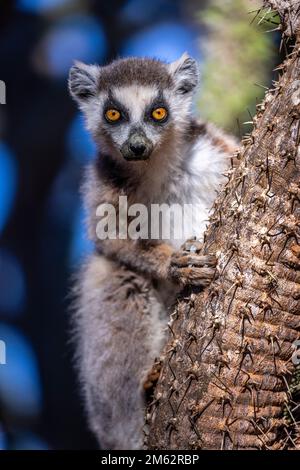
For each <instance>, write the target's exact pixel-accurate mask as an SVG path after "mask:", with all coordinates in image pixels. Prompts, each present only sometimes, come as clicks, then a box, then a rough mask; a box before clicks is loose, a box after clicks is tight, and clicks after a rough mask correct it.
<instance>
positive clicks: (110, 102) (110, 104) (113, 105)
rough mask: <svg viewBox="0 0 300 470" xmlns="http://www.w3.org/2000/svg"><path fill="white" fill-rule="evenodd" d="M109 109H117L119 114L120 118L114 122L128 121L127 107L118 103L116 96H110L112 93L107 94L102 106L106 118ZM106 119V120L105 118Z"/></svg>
mask: <svg viewBox="0 0 300 470" xmlns="http://www.w3.org/2000/svg"><path fill="white" fill-rule="evenodd" d="M109 109H115V110H117V111H119V113H120V114H121V119H119V120H118V121H117V122H116V123H114V124H119V123H120V122H122V121H123V120H124V121H129V112H128V109H127V108H126V107H125V106H124V105H123V104H122V103H120V102H119V101H118V100H117V99H116V98H114V97H113V96H112V94H111V93H110V94H109V97H108V99H107V100H106V102H105V104H104V107H103V117H104V119H105V120H106V117H105V115H106V113H107V111H108V110H109ZM106 121H107V120H106Z"/></svg>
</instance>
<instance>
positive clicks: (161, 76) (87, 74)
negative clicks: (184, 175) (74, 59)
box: [69, 54, 198, 161]
mask: <svg viewBox="0 0 300 470" xmlns="http://www.w3.org/2000/svg"><path fill="white" fill-rule="evenodd" d="M197 83H198V68H197V65H196V62H195V61H194V60H193V59H191V58H190V57H189V56H187V55H186V54H184V55H183V56H182V57H181V58H180V59H179V60H178V61H176V62H173V63H171V64H165V63H163V62H161V61H158V60H151V59H135V58H130V59H121V60H118V61H115V62H113V63H112V64H110V65H108V66H105V67H98V66H95V65H85V64H82V63H77V64H76V65H74V66H73V67H72V69H71V71H70V78H69V88H70V92H71V94H72V96H73V97H74V98H75V100H76V101H77V102H78V103H79V106H80V108H81V110H82V111H83V112H84V114H85V117H86V122H87V127H88V129H89V130H90V132H91V133H92V135H93V136H94V138H95V140H96V141H97V142H99V144H100V146H102V147H103V148H104V152H110V153H112V154H114V155H116V156H117V158H123V159H125V160H127V161H140V160H147V159H149V158H151V154H152V153H153V152H154V151H155V150H156V149H158V148H160V147H161V146H162V145H163V144H164V142H165V141H166V140H167V139H168V137H169V136H170V133H171V132H172V130H173V131H174V129H175V130H176V129H182V128H184V125H185V123H187V122H188V115H189V112H190V106H191V97H192V94H193V93H192V92H193V90H194V89H195V87H196V85H197Z"/></svg>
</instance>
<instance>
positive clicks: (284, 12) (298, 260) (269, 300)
mask: <svg viewBox="0 0 300 470" xmlns="http://www.w3.org/2000/svg"><path fill="white" fill-rule="evenodd" d="M266 3H267V4H268V5H269V6H273V7H276V9H277V10H278V11H279V13H280V17H281V19H282V21H283V27H282V28H283V31H285V34H286V35H289V34H294V32H295V31H296V30H297V28H298V26H297V25H298V18H299V11H300V2H299V1H290V2H288V1H279V0H276V1H275V0H274V1H270V2H266ZM292 22H293V23H292ZM293 24H294V27H293ZM298 30H299V28H298ZM298 40H299V37H298ZM282 71H283V75H282V77H281V78H280V80H279V82H278V83H276V85H275V88H274V89H273V90H272V91H269V92H268V93H267V94H266V98H265V100H264V102H263V103H262V104H261V105H259V106H258V114H257V117H256V118H255V119H254V130H253V133H252V135H251V136H249V137H247V138H245V139H244V142H243V147H242V150H241V151H240V155H239V160H240V164H239V166H238V167H237V168H236V169H235V170H231V171H229V173H228V183H227V184H226V186H225V187H224V189H223V191H222V192H221V193H220V195H219V196H218V199H217V201H216V203H215V206H214V210H213V215H212V217H211V220H210V226H209V228H208V231H207V234H206V239H205V244H204V250H205V251H206V252H216V253H217V256H218V276H217V278H216V280H215V281H214V282H213V283H212V285H211V286H210V288H208V289H207V290H206V291H204V292H203V293H200V294H199V293H195V292H194V293H189V295H187V296H186V297H184V296H183V297H182V298H181V299H180V300H179V302H178V305H177V308H176V310H175V312H174V313H173V315H172V317H171V318H172V320H171V322H170V331H171V333H170V339H169V343H168V346H167V348H166V350H165V354H164V358H163V367H162V373H161V377H160V380H159V382H158V385H157V387H156V391H155V396H154V400H153V403H152V405H151V406H150V408H149V410H148V415H147V418H148V424H149V435H148V438H147V446H148V448H150V449H157V448H158V449H282V448H295V447H297V446H299V435H300V431H299V427H298V422H297V421H299V420H300V413H299V411H298V417H297V411H295V410H296V408H297V403H296V402H297V398H298V399H299V396H298V397H297V393H298V394H299V384H300V371H299V366H298V367H296V366H295V365H294V364H293V360H292V355H293V352H294V347H293V343H294V342H295V341H296V340H298V339H299V331H300V244H299V243H300V151H299V140H300V47H299V41H298V43H297V45H296V47H295V48H294V52H293V53H292V54H291V55H290V56H289V58H288V59H287V60H286V62H285V63H284V64H283V65H282ZM299 401H300V400H299Z"/></svg>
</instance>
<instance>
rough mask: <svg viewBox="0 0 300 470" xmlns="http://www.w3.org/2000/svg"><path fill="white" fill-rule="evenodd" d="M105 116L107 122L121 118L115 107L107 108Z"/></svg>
mask: <svg viewBox="0 0 300 470" xmlns="http://www.w3.org/2000/svg"><path fill="white" fill-rule="evenodd" d="M105 117H106V119H107V121H109V122H117V121H119V119H121V113H120V111H118V110H117V109H108V110H107V111H106V112H105Z"/></svg>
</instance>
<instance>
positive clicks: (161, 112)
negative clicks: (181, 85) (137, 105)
mask: <svg viewBox="0 0 300 470" xmlns="http://www.w3.org/2000/svg"><path fill="white" fill-rule="evenodd" d="M167 116H168V111H167V110H166V108H156V109H154V110H153V111H152V117H153V119H155V121H163V120H165V119H166V117H167Z"/></svg>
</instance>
